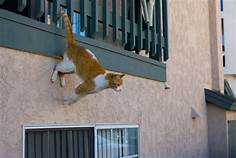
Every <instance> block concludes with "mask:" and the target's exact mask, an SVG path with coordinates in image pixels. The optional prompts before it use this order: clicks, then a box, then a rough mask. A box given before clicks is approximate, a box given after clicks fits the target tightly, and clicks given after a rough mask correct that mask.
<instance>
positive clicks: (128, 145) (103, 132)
mask: <svg viewBox="0 0 236 158" xmlns="http://www.w3.org/2000/svg"><path fill="white" fill-rule="evenodd" d="M97 155H98V158H131V157H132V158H138V130H137V128H107V129H106V128H105V129H97Z"/></svg>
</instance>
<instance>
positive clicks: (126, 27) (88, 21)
mask: <svg viewBox="0 0 236 158" xmlns="http://www.w3.org/2000/svg"><path fill="white" fill-rule="evenodd" d="M140 1H141V0H17V1H16V0H0V8H1V9H6V10H9V11H12V12H15V13H17V14H21V15H24V16H27V17H29V18H32V19H35V20H38V21H41V22H43V23H45V24H48V25H55V26H57V27H62V28H63V24H62V23H61V22H58V21H57V19H58V15H59V12H60V8H61V7H62V8H65V9H66V10H67V13H68V14H69V16H70V19H71V22H72V23H73V28H74V32H75V33H76V34H77V35H79V36H87V37H89V38H95V39H96V40H102V41H105V42H107V43H110V44H112V45H116V46H118V47H120V49H126V50H129V51H131V50H132V51H135V52H136V54H139V53H140V51H141V50H145V52H146V54H147V56H148V57H149V58H152V59H155V60H157V61H160V62H162V61H166V60H167V59H168V56H169V55H168V31H167V30H168V26H167V25H168V24H167V0H155V5H154V13H153V26H152V27H151V26H149V24H148V23H145V22H144V19H143V18H142V10H141V2H140Z"/></svg>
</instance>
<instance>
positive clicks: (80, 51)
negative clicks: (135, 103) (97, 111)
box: [51, 13, 125, 104]
mask: <svg viewBox="0 0 236 158" xmlns="http://www.w3.org/2000/svg"><path fill="white" fill-rule="evenodd" d="M62 16H63V19H64V23H65V27H66V33H67V43H68V48H67V50H66V51H65V52H64V54H63V61H61V62H59V63H58V64H56V66H55V68H54V71H53V74H52V78H51V81H52V82H55V81H56V80H57V78H58V74H59V73H61V74H65V73H73V72H75V73H76V74H77V75H78V76H79V77H80V78H81V79H82V80H83V82H82V83H81V84H80V85H78V86H77V87H76V88H75V89H74V90H73V91H72V92H71V93H70V94H69V95H68V96H65V97H64V103H65V104H73V103H75V102H76V101H77V100H78V99H79V98H80V97H81V96H84V95H87V94H89V93H95V92H99V91H101V90H104V89H107V88H112V89H113V90H115V91H121V90H122V87H121V86H122V85H123V79H122V78H123V77H124V76H125V74H118V73H109V72H107V71H106V69H105V68H103V67H102V66H101V64H100V63H99V61H98V59H97V58H96V56H95V55H94V54H93V53H92V52H91V51H90V50H89V49H86V48H84V47H82V46H80V45H79V44H78V43H77V42H76V41H75V39H74V35H73V32H72V26H71V23H70V20H69V17H68V15H67V13H62ZM61 85H62V86H64V85H65V82H64V79H63V78H61Z"/></svg>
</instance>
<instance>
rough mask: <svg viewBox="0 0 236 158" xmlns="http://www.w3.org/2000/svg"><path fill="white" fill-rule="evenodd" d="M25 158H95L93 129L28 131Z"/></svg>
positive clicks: (26, 133) (26, 132)
mask: <svg viewBox="0 0 236 158" xmlns="http://www.w3.org/2000/svg"><path fill="white" fill-rule="evenodd" d="M24 151H25V155H24V157H25V158H78V157H79V158H80V157H81V158H94V130H93V128H86V127H84V128H50V129H27V130H26V131H25V146H24Z"/></svg>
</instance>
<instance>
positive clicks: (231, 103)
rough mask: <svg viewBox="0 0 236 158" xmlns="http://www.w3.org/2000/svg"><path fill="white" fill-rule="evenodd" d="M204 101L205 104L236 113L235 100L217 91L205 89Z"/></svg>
mask: <svg viewBox="0 0 236 158" xmlns="http://www.w3.org/2000/svg"><path fill="white" fill-rule="evenodd" d="M205 99H206V102H207V103H211V104H213V105H215V106H217V107H220V108H223V109H226V110H233V111H236V98H234V97H231V96H227V95H225V94H222V93H220V92H218V91H214V90H209V89H205Z"/></svg>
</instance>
